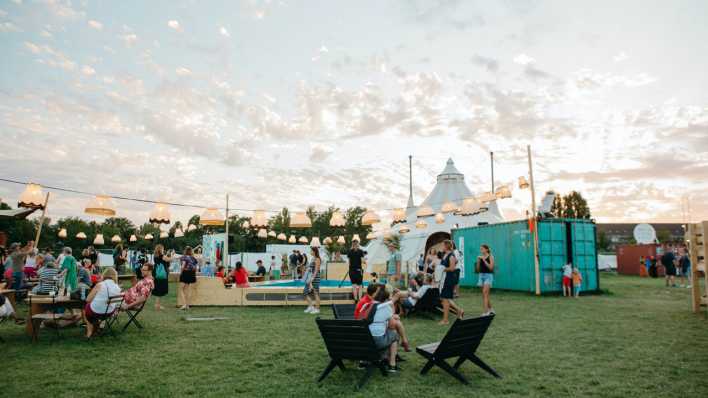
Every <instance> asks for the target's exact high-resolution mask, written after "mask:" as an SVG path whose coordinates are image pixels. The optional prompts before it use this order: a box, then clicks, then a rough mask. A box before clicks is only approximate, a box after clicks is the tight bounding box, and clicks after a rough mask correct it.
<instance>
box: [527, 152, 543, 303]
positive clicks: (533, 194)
mask: <svg viewBox="0 0 708 398" xmlns="http://www.w3.org/2000/svg"><path fill="white" fill-rule="evenodd" d="M526 152H527V153H528V157H529V180H530V181H529V184H530V186H531V220H530V221H529V222H531V223H532V224H533V261H534V275H535V279H536V295H537V296H540V295H541V266H540V264H539V261H538V223H537V222H536V187H535V185H534V180H533V162H532V161H531V145H527V146H526Z"/></svg>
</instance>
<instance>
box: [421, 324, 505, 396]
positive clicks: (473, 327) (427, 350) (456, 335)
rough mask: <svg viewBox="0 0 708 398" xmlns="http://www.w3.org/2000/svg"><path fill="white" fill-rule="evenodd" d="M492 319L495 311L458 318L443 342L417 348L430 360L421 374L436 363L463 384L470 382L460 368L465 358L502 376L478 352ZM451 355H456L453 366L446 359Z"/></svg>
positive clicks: (495, 374)
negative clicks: (474, 316) (490, 313)
mask: <svg viewBox="0 0 708 398" xmlns="http://www.w3.org/2000/svg"><path fill="white" fill-rule="evenodd" d="M492 319H494V315H487V316H482V317H479V318H474V319H464V320H463V319H459V318H458V319H457V320H455V323H453V324H452V326H451V327H450V329H449V330H448V331H447V334H445V337H443V339H442V340H441V341H440V342H438V343H431V344H425V345H422V346H420V347H417V348H416V352H417V353H418V354H420V355H422V356H423V357H425V358H426V359H427V360H428V363H426V364H425V366H423V369H421V371H420V374H421V375H424V374H426V373H428V371H429V370H430V369H431V368H432V367H433V366H438V367H440V368H441V369H442V370H444V371H445V372H447V373H449V374H450V375H451V376H453V377H454V378H456V379H457V380H459V381H460V382H462V383H463V384H468V382H467V379H466V378H465V376H463V375H462V374H461V373H460V372H459V371H458V369H459V368H460V366H461V365H462V364H463V363H464V362H465V361H466V360H469V361H470V362H472V363H474V364H475V365H477V366H479V367H480V368H482V369H483V370H485V371H487V372H488V373H489V374H491V375H492V376H494V377H496V378H499V379H501V375H500V374H499V373H497V371H496V370H494V369H493V368H492V367H491V366H489V365H487V364H486V363H484V361H482V360H481V359H480V358H479V357H478V356H477V355H476V354H475V353H476V351H477V348H478V347H479V344H480V343H481V342H482V338H484V335H485V334H486V333H487V329H488V328H489V325H490V324H491V323H492ZM449 358H457V361H456V362H455V364H454V365H453V366H450V364H448V363H447V361H446V359H449Z"/></svg>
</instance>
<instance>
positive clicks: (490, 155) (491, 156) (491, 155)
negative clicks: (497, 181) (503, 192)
mask: <svg viewBox="0 0 708 398" xmlns="http://www.w3.org/2000/svg"><path fill="white" fill-rule="evenodd" d="M489 159H490V160H491V165H492V193H494V152H489Z"/></svg>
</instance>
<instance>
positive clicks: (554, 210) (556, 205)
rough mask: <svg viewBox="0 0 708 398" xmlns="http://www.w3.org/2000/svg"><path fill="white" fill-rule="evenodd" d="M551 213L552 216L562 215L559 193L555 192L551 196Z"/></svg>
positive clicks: (561, 201)
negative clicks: (553, 195) (552, 196)
mask: <svg viewBox="0 0 708 398" xmlns="http://www.w3.org/2000/svg"><path fill="white" fill-rule="evenodd" d="M551 214H553V216H554V217H557V218H561V217H563V199H561V196H560V194H556V196H555V197H554V198H553V205H552V206H551Z"/></svg>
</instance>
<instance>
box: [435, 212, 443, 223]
mask: <svg viewBox="0 0 708 398" xmlns="http://www.w3.org/2000/svg"><path fill="white" fill-rule="evenodd" d="M444 222H445V215H444V214H442V213H438V214H436V215H435V223H436V224H442V223H444Z"/></svg>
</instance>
